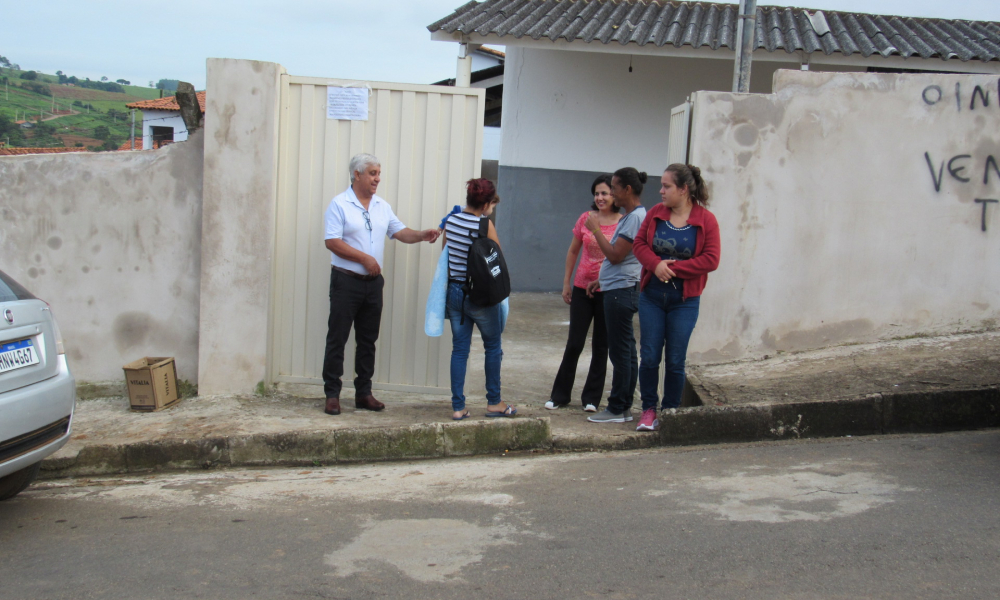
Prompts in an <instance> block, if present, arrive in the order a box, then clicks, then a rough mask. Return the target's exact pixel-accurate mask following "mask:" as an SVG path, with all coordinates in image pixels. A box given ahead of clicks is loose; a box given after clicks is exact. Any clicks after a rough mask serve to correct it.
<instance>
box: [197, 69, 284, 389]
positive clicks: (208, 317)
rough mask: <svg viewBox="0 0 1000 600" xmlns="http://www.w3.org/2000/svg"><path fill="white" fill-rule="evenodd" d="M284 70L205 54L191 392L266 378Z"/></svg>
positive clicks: (246, 386)
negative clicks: (195, 364)
mask: <svg viewBox="0 0 1000 600" xmlns="http://www.w3.org/2000/svg"><path fill="white" fill-rule="evenodd" d="M282 73H284V69H283V68H281V66H280V65H277V64H274V63H266V62H259V61H248V60H232V59H215V58H213V59H209V60H208V73H207V77H208V88H207V94H206V97H207V106H206V110H205V180H204V213H203V214H204V218H203V226H202V246H203V259H202V265H201V267H202V268H201V321H200V323H201V326H200V330H201V338H200V350H199V359H200V363H199V378H198V387H199V389H198V391H199V393H200V394H202V395H206V394H216V393H226V392H248V391H251V390H253V389H254V386H256V384H257V382H259V381H263V380H264V379H265V378H266V367H267V349H268V336H269V331H268V322H269V317H270V294H271V287H272V285H271V282H272V275H273V273H272V270H273V263H274V234H275V202H276V198H277V189H276V185H277V173H278V170H277V160H278V104H279V95H280V77H281V74H282Z"/></svg>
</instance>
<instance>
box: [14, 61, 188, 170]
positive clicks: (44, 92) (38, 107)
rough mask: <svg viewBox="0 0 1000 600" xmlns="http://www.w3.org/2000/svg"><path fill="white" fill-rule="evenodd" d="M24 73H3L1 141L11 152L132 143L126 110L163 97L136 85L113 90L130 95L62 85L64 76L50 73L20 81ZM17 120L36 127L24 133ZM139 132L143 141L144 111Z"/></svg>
mask: <svg viewBox="0 0 1000 600" xmlns="http://www.w3.org/2000/svg"><path fill="white" fill-rule="evenodd" d="M24 72H25V71H19V70H14V69H10V68H4V69H0V142H5V143H7V144H8V145H9V146H11V147H32V148H41V147H61V146H70V147H71V146H86V147H88V148H95V149H96V148H101V149H106V150H109V149H112V148H117V147H118V146H120V145H121V144H122V143H123V142H124V141H126V140H128V139H129V135H130V132H131V129H132V117H131V115H130V114H129V112H130V111H129V109H128V108H126V106H125V105H126V104H129V103H132V102H139V101H142V100H151V99H155V98H159V97H160V95H161V91H160V90H158V89H155V88H149V87H140V86H133V85H118V86H109V87H119V88H121V89H124V90H125V93H120V92H114V91H104V90H100V89H90V88H86V87H82V84H81V85H68V84H60V83H58V82H59V80H60V79H63V80H64V81H66V80H67V78H66V77H65V76H64V77H59V76H57V75H49V74H45V73H37V76H36V77H35V79H33V80H24V79H21V77H20V75H21V73H24ZM95 83H96V82H95ZM102 85H108V84H103V83H102ZM166 94H169V92H168V93H166ZM39 119H41V122H40V123H39V122H38V121H39ZM17 121H29V122H31V123H32V124H33V125H34V126H33V127H32V128H30V129H25V128H23V127H21V126H20V125H17V124H16V123H15V122H17ZM135 129H136V137H141V136H142V112H141V111H136V115H135Z"/></svg>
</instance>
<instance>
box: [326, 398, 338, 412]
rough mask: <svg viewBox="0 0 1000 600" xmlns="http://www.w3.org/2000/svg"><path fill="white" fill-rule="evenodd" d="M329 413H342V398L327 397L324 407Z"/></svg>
mask: <svg viewBox="0 0 1000 600" xmlns="http://www.w3.org/2000/svg"><path fill="white" fill-rule="evenodd" d="M323 412H325V413H326V414H328V415H339V414H340V398H327V399H326V408H325V409H323Z"/></svg>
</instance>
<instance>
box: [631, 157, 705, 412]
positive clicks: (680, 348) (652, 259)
mask: <svg viewBox="0 0 1000 600" xmlns="http://www.w3.org/2000/svg"><path fill="white" fill-rule="evenodd" d="M661 183H662V185H661V187H660V199H661V200H662V202H661V203H660V204H657V205H656V206H654V207H653V208H651V209H650V210H649V213H648V214H647V215H646V219H645V220H644V221H643V222H642V226H641V227H640V228H639V233H638V234H637V235H636V238H635V244H634V245H633V246H632V251H633V253H635V256H636V258H638V259H639V263H641V264H642V277H641V280H640V282H639V287H640V289H641V290H642V292H641V293H640V294H639V331H640V333H641V335H642V341H641V348H640V352H639V356H640V360H641V363H640V365H639V395H640V397H641V398H642V419H640V421H639V426H638V427H636V430H637V431H654V430H655V429H656V428H657V426H659V420H658V419H657V418H656V414H657V413H656V409H657V404H659V403H660V402H659V400H660V399H659V394H658V390H657V385H658V383H659V378H660V360H661V357H662V356H663V354H664V348H666V358H665V359H664V362H665V365H664V367H665V372H664V375H663V404H662V408H663V410H666V409H668V408H676V407H678V406H680V403H681V392H683V391H684V380H685V377H684V361H685V359H686V358H687V347H688V341H689V340H690V339H691V332H692V331H693V330H694V326H695V323H696V322H697V321H698V305H699V297H700V296H701V292H702V290H704V289H705V282H706V281H707V280H708V274H709V273H710V272H712V271H714V270H715V269H716V268H718V266H719V223H718V221H716V220H715V215H713V214H712V213H710V212H709V211H708V209H707V208H705V206H706V205H707V204H708V191H707V190H706V189H705V181H704V180H703V179H702V178H701V169H699V168H698V167H692V166H691V165H682V164H679V163H678V164H672V165H670V166H669V167H667V170H666V171H664V172H663V178H662V179H661Z"/></svg>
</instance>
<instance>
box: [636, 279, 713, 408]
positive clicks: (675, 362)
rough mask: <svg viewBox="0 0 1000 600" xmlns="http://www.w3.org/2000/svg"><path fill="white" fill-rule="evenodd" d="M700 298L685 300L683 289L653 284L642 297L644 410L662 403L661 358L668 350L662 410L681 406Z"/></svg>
mask: <svg viewBox="0 0 1000 600" xmlns="http://www.w3.org/2000/svg"><path fill="white" fill-rule="evenodd" d="M699 304H700V298H698V297H695V298H688V299H687V300H684V286H683V285H678V286H677V287H674V285H673V284H672V283H670V282H667V283H663V282H661V281H656V280H655V279H654V280H653V281H650V282H649V283H648V284H646V289H644V290H643V291H642V293H641V294H640V295H639V331H640V333H641V334H642V349H641V351H640V355H641V357H642V365H641V366H640V367H639V397H640V398H642V410H648V409H650V408H654V409H655V408H656V405H657V404H658V403H659V394H658V391H657V385H658V384H659V379H660V357H661V356H662V355H663V350H664V348H666V359H665V360H664V373H663V409H664V410H666V409H668V408H677V407H678V406H680V405H681V393H683V392H684V381H685V377H684V361H685V359H686V358H687V348H688V342H689V341H690V340H691V332H692V331H694V325H695V323H697V322H698V306H699Z"/></svg>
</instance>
